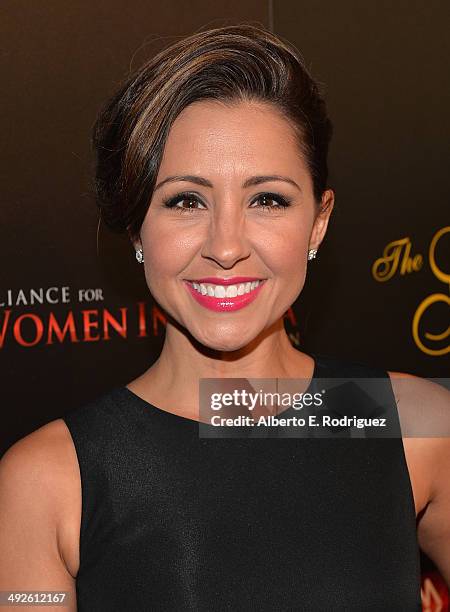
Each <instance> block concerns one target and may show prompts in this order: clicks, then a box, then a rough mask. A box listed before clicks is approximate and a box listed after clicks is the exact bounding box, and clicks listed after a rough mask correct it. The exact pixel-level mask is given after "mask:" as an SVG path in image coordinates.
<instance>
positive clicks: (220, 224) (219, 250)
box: [201, 202, 251, 269]
mask: <svg viewBox="0 0 450 612" xmlns="http://www.w3.org/2000/svg"><path fill="white" fill-rule="evenodd" d="M250 253H251V248H250V241H249V239H248V236H247V232H246V219H245V214H244V212H243V211H242V210H241V209H240V207H238V206H236V205H234V204H233V203H232V202H228V203H226V204H225V203H224V204H223V205H222V203H221V204H220V205H219V206H216V207H215V209H214V213H213V215H212V216H211V221H210V224H209V227H208V235H207V238H206V240H205V243H204V245H203V248H202V251H201V254H202V257H204V258H205V259H211V260H213V261H214V262H216V263H217V264H218V265H219V266H221V267H222V268H227V269H228V268H232V267H233V266H234V265H235V264H236V263H237V262H238V261H240V260H242V259H246V258H247V257H249V255H250Z"/></svg>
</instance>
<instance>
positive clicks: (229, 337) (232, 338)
mask: <svg viewBox="0 0 450 612" xmlns="http://www.w3.org/2000/svg"><path fill="white" fill-rule="evenodd" d="M193 336H194V337H195V339H196V340H197V341H198V342H200V344H202V345H203V346H206V347H208V348H210V349H212V350H215V351H226V352H231V351H237V350H239V349H241V348H243V347H244V346H247V345H248V344H249V343H250V342H251V341H252V340H253V339H254V337H255V336H254V335H248V336H247V334H243V333H242V332H240V333H239V332H238V331H236V332H230V331H229V330H228V331H226V330H222V331H220V330H217V331H216V332H215V333H214V332H213V333H211V334H208V335H205V333H204V331H203V333H200V334H193Z"/></svg>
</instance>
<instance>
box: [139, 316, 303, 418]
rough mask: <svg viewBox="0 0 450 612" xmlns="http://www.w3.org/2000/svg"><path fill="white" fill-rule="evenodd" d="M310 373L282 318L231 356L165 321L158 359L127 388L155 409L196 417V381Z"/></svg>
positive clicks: (301, 376) (301, 375) (292, 375)
mask: <svg viewBox="0 0 450 612" xmlns="http://www.w3.org/2000/svg"><path fill="white" fill-rule="evenodd" d="M313 368H314V362H313V360H312V359H311V358H310V357H309V356H308V355H305V354H304V353H301V352H300V351H299V350H297V349H295V348H294V347H293V346H292V344H291V342H290V340H289V337H288V335H287V333H286V330H285V328H284V321H283V319H279V320H278V321H276V322H275V323H274V324H273V325H272V326H271V327H270V328H269V329H267V330H265V331H264V332H263V333H262V334H261V335H260V336H259V337H258V338H256V339H255V340H254V341H252V342H251V343H250V344H249V345H247V346H245V347H242V348H240V349H238V350H234V351H216V350H213V349H209V348H208V347H205V346H203V345H201V344H199V343H198V342H197V341H196V340H195V339H194V338H192V337H191V336H189V335H188V334H187V332H186V331H185V330H184V329H182V328H178V327H176V326H175V325H173V324H172V323H170V322H168V324H167V327H166V336H165V341H164V346H163V349H162V351H161V354H160V356H159V358H158V360H157V361H156V362H155V363H154V364H153V365H152V366H151V367H150V368H149V369H148V370H147V371H146V372H144V373H143V374H142V375H141V376H140V377H139V378H137V379H136V380H135V381H133V382H132V383H130V384H129V387H130V388H131V389H133V390H134V391H135V392H137V393H138V394H139V395H141V396H142V397H144V399H147V401H149V402H150V403H152V404H153V405H155V406H158V407H161V408H164V409H166V410H168V411H170V412H180V413H181V412H182V413H183V415H186V416H188V418H191V417H193V418H194V417H195V415H197V414H198V387H199V379H200V378H276V377H277V378H307V379H310V378H311V377H312V373H313Z"/></svg>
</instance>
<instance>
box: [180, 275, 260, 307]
mask: <svg viewBox="0 0 450 612" xmlns="http://www.w3.org/2000/svg"><path fill="white" fill-rule="evenodd" d="M265 282H266V279H262V280H261V279H259V280H254V281H251V282H250V281H248V282H242V283H236V284H234V285H229V284H227V285H218V284H214V283H196V282H195V281H185V284H186V287H187V289H188V290H189V292H190V294H191V295H192V296H193V297H194V299H195V300H196V301H197V302H198V303H199V304H201V305H202V306H204V307H205V308H208V309H210V310H214V311H216V312H223V311H226V312H229V311H232V310H239V309H240V308H244V307H245V306H247V305H248V304H250V303H251V302H253V300H255V299H256V297H257V296H258V295H259V292H260V290H261V288H262V286H263V285H264V283H265Z"/></svg>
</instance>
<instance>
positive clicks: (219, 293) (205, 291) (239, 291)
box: [192, 280, 263, 298]
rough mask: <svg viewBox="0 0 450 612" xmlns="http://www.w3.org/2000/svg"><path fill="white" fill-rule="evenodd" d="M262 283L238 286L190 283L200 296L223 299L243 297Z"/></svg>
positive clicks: (240, 284)
mask: <svg viewBox="0 0 450 612" xmlns="http://www.w3.org/2000/svg"><path fill="white" fill-rule="evenodd" d="M262 282H263V281H259V280H256V281H252V282H250V281H249V282H247V283H239V284H238V285H226V286H225V285H212V284H210V283H192V286H193V287H194V289H196V290H197V291H198V292H199V293H201V294H202V295H209V296H210V297H216V298H224V297H230V298H232V297H236V296H237V295H244V293H250V291H253V290H254V289H256V287H258V286H259V285H260V284H261V283H262Z"/></svg>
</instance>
